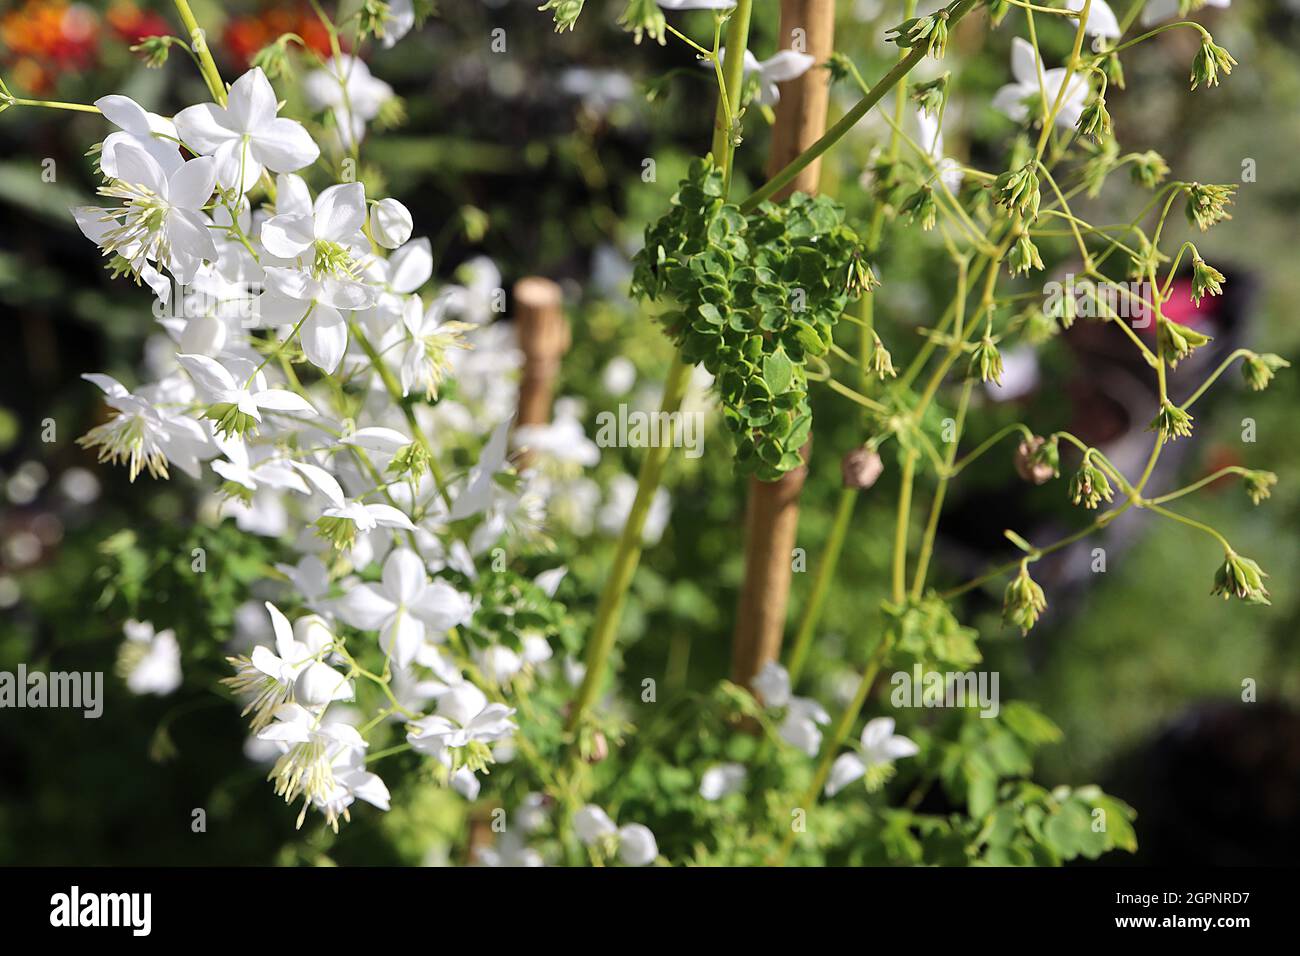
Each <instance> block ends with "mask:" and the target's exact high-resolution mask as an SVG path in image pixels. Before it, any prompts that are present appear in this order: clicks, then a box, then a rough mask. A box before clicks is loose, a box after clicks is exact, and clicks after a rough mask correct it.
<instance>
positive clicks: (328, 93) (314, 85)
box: [302, 53, 394, 148]
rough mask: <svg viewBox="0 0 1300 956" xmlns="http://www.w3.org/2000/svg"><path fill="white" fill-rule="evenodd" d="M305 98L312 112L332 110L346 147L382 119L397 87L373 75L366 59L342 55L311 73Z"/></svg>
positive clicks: (358, 140)
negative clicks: (372, 123)
mask: <svg viewBox="0 0 1300 956" xmlns="http://www.w3.org/2000/svg"><path fill="white" fill-rule="evenodd" d="M302 91H303V95H304V96H306V97H307V102H308V103H309V104H310V105H311V107H312V109H316V110H331V111H333V113H334V123H335V126H336V127H337V129H338V134H339V138H340V139H341V140H342V144H343V146H344V148H349V147H350V146H351V145H352V144H353V143H355V142H360V140H361V137H363V136H364V135H365V134H366V123H368V122H370V121H371V120H373V119H375V118H376V117H378V116H379V112H380V110H382V109H383V108H384V106H385V105H386V104H388V103H389V102H391V101H392V99H393V96H394V94H393V88H392V87H391V86H389V85H388V84H387V83H385V82H384V81H383V80H380V79H377V78H376V77H374V76H372V75H371V73H370V67H368V66H366V64H365V62H364V61H363V60H359V59H357V58H356V57H354V56H349V55H348V54H346V53H344V54H340V55H339V56H336V57H334V58H333V59H331V60H330V61H329V62H328V63H326V64H325V68H324V69H321V70H314V71H313V72H311V73H308V74H307V75H306V76H305V77H304V78H303V82H302Z"/></svg>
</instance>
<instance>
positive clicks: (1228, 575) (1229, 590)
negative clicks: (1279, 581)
mask: <svg viewBox="0 0 1300 956" xmlns="http://www.w3.org/2000/svg"><path fill="white" fill-rule="evenodd" d="M1266 577H1268V575H1267V574H1265V573H1264V572H1263V571H1262V570H1261V569H1260V566H1259V565H1258V564H1256V563H1255V562H1254V561H1252V560H1250V558H1243V557H1242V556H1241V555H1239V554H1237V553H1236V552H1235V551H1229V552H1228V553H1227V554H1226V555H1225V556H1224V559H1223V564H1222V565H1221V566H1220V567H1219V570H1218V571H1217V572H1216V573H1215V575H1214V589H1213V590H1212V591H1211V592H1210V593H1211V594H1222V595H1223V599H1224V600H1225V601H1226V600H1228V598H1230V597H1237V598H1240V599H1241V600H1243V601H1245V602H1246V603H1247V604H1269V603H1271V602H1270V601H1269V599H1268V590H1267V589H1266V588H1265V587H1264V579H1265V578H1266Z"/></svg>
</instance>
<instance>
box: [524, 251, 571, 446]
mask: <svg viewBox="0 0 1300 956" xmlns="http://www.w3.org/2000/svg"><path fill="white" fill-rule="evenodd" d="M514 303H515V325H516V327H517V330H518V334H519V349H520V351H522V352H523V353H524V369H523V378H522V379H521V380H520V382H519V416H518V418H517V419H516V424H517V425H545V424H547V423H548V422H550V420H551V402H552V399H553V398H554V393H555V380H556V378H557V377H558V375H559V373H560V360H561V359H562V358H563V357H564V353H565V352H567V351H568V350H569V323H568V322H566V321H565V319H564V312H563V310H562V308H561V305H562V303H563V296H562V294H561V292H560V287H559V286H558V285H556V284H555V283H554V282H552V281H551V280H550V279H543V278H541V277H540V276H527V277H525V278H523V279H520V280H519V281H518V282H516V283H515V289H514Z"/></svg>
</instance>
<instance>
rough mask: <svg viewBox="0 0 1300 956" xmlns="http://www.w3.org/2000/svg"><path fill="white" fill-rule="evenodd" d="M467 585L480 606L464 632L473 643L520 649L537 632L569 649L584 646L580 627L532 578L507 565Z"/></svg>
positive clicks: (480, 645)
mask: <svg viewBox="0 0 1300 956" xmlns="http://www.w3.org/2000/svg"><path fill="white" fill-rule="evenodd" d="M468 585H469V589H470V593H471V594H472V595H473V597H474V601H475V604H476V605H477V607H476V610H475V611H474V617H473V619H472V620H471V621H470V622H469V623H468V624H466V625H465V627H464V628H463V629H462V633H463V634H464V636H465V637H466V639H467V640H468V642H469V643H470V644H471V645H473V646H475V647H480V648H484V647H492V646H494V645H497V644H500V645H504V646H505V647H509V648H511V649H512V650H515V651H518V650H521V649H522V647H523V639H524V638H525V637H528V636H531V635H538V636H541V637H545V638H546V639H547V640H548V641H551V642H552V643H553V644H556V645H558V646H559V647H561V648H563V649H564V650H565V651H567V652H568V653H571V654H576V653H577V652H579V651H580V650H581V648H582V633H581V628H580V627H579V626H578V625H577V623H576V622H575V621H574V620H573V619H572V617H570V615H569V612H568V610H567V609H566V608H565V606H564V605H563V604H562V603H561V602H559V601H557V600H555V599H554V598H552V597H551V596H550V595H548V594H547V593H546V592H545V591H544V590H542V588H541V587H539V586H538V584H537V583H536V582H535V581H533V580H532V579H531V578H527V577H524V576H523V575H522V574H519V573H517V572H515V571H511V570H508V569H507V570H504V571H489V572H487V573H486V574H481V575H479V577H478V578H477V579H475V580H474V581H472V582H468Z"/></svg>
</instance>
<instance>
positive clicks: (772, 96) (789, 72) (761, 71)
mask: <svg viewBox="0 0 1300 956" xmlns="http://www.w3.org/2000/svg"><path fill="white" fill-rule="evenodd" d="M726 56H727V50H726V48H725V47H723V48H722V49H720V50H719V51H718V57H719V58H720V59H723V60H725V59H726ZM816 62H817V58H816V57H814V56H812V55H810V54H808V53H800V52H799V51H798V50H779V51H777V52H776V53H775V54H774V55H772V56H770V57H768V58H767V59H766V60H759V59H758V57H756V56H754V54H752V53H750V52H749V51H748V50H746V51H745V65H744V69H745V76H746V77H750V76H757V77H758V105H759V106H775V105H776V104H777V102H778V101H779V100H780V99H781V88H780V87H779V86H777V84H778V83H785V82H787V81H788V80H793V79H797V78H798V77H801V76H803V75H804V74H805V73H807V72H808V70H809V69H810V68H811V67H812V65H813V64H814V63H816ZM704 65H705V66H708V67H710V68H712V64H710V63H706V64H704Z"/></svg>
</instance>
